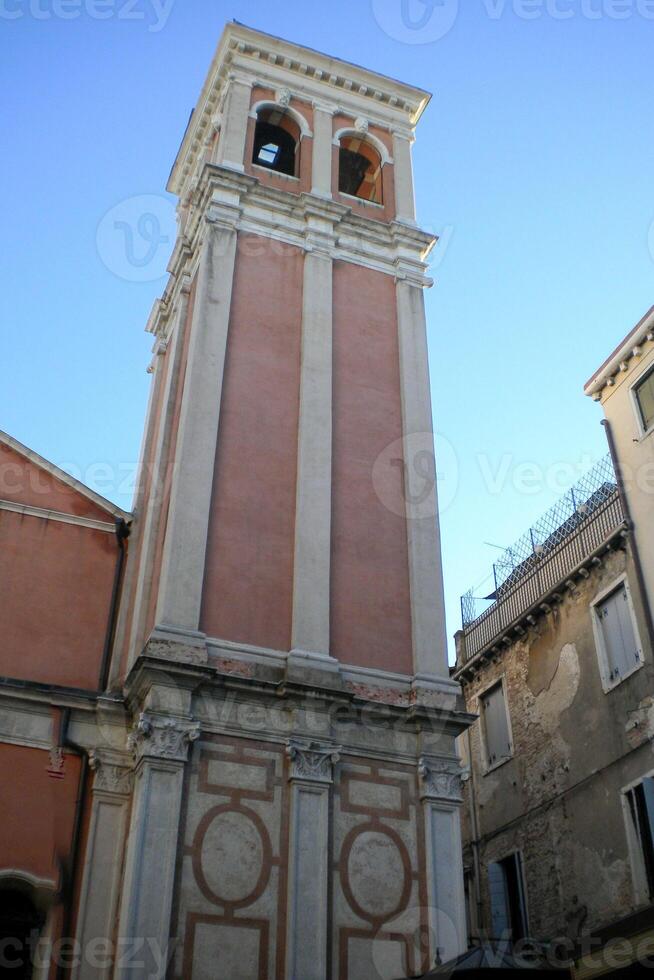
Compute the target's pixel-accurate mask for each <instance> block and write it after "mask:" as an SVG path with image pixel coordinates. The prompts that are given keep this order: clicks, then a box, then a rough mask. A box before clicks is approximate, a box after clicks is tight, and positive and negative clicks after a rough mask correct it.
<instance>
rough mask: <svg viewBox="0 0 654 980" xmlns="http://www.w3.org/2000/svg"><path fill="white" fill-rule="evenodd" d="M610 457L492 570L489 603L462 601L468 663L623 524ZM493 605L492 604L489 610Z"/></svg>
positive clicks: (470, 597)
mask: <svg viewBox="0 0 654 980" xmlns="http://www.w3.org/2000/svg"><path fill="white" fill-rule="evenodd" d="M624 520H625V517H624V513H623V510H622V503H621V500H620V494H619V492H618V487H617V483H616V479H615V473H614V470H613V466H612V463H611V458H610V456H607V457H606V458H604V459H602V460H600V462H599V463H597V465H596V466H594V467H593V469H592V470H590V472H589V473H587V474H586V475H585V476H584V477H583V478H582V479H581V480H580V481H579V483H577V484H576V485H575V486H574V487H573V488H572V489H571V490H569V491H568V493H567V494H565V496H563V497H562V498H561V499H560V500H558V501H557V503H556V504H555V505H554V506H553V507H551V508H550V509H549V510H548V511H547V512H546V513H545V514H544V515H543V517H542V518H541V519H540V520H539V521H538V522H537V523H536V524H535V525H534V526H533V527H532V528H530V529H529V531H528V532H527V533H526V534H524V535H523V536H522V537H521V538H520V539H519V540H518V541H517V542H516V543H515V544H514V545H513V546H512V547H511V548H507V549H506V551H505V552H504V553H503V555H502V557H501V558H500V560H499V561H498V562H496V563H495V565H494V566H493V574H494V578H495V590H494V592H493V593H491V595H490V596H488V597H487V598H486V599H481V598H478V597H476V596H474V595H473V594H472V590H471V591H469V592H467V593H466V594H465V595H463V596H462V597H461V618H462V622H463V634H464V638H465V642H464V649H465V661H468V660H470V658H471V657H474V656H475V654H477V653H479V652H480V651H481V650H484V649H487V648H488V647H490V646H491V645H492V644H493V643H494V642H495V641H496V640H497V639H498V638H499V637H500V636H501V635H502V633H503V632H504V631H505V630H506V629H507V628H508V627H509V626H511V624H512V623H515V621H516V620H518V619H519V618H520V617H521V616H523V615H524V614H525V613H526V612H527V611H528V610H529V609H530V608H531V607H532V606H534V605H536V604H537V603H538V601H539V600H541V599H542V598H543V597H544V596H546V595H548V593H551V592H552V590H554V589H556V587H557V586H558V585H559V584H561V583H564V582H565V580H566V578H567V577H568V576H569V575H570V574H571V573H572V572H573V571H574V570H575V569H576V568H578V567H579V566H580V565H581V564H583V562H584V561H585V560H587V559H588V558H589V557H590V556H591V555H592V554H593V553H594V552H595V551H597V550H598V549H599V548H601V546H602V544H603V543H604V542H605V541H606V540H607V539H608V538H610V537H611V535H612V534H613V533H614V532H615V531H616V530H617V529H618V528H620V527H621V526H622V525H623V524H624ZM489 603H490V605H489Z"/></svg>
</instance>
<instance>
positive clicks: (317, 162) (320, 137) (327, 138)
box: [311, 102, 334, 198]
mask: <svg viewBox="0 0 654 980" xmlns="http://www.w3.org/2000/svg"><path fill="white" fill-rule="evenodd" d="M333 115H334V108H333V107H332V106H327V105H324V104H323V103H321V102H314V103H313V159H312V174H311V193H312V194H317V195H318V196H319V197H329V198H330V197H331V196H332V152H333V147H332V134H333V122H332V119H333Z"/></svg>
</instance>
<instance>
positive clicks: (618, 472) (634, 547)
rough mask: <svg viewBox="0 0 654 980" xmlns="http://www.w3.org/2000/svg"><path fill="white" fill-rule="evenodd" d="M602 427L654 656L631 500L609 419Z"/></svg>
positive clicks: (652, 624) (653, 628) (653, 623)
mask: <svg viewBox="0 0 654 980" xmlns="http://www.w3.org/2000/svg"><path fill="white" fill-rule="evenodd" d="M602 425H603V426H604V430H605V432H606V441H607V442H608V444H609V453H610V454H611V462H612V463H613V469H614V470H615V478H616V481H617V484H618V493H619V495H620V503H621V504H622V513H623V514H624V517H625V521H626V524H627V528H628V530H629V534H630V539H631V555H632V558H633V563H634V571H635V573H636V585H637V586H638V594H639V597H640V603H641V606H642V608H643V614H644V617H645V628H646V630H647V637H648V639H649V648H650V651H651V653H652V654H653V655H654V620H653V619H652V609H651V606H650V603H649V598H648V595H647V589H646V588H645V576H644V575H643V566H642V563H641V560H640V551H639V550H638V543H637V541H636V535H635V534H634V522H633V520H632V518H631V510H630V507H629V500H628V499H627V493H626V490H625V485H624V477H623V475H622V467H621V466H620V460H619V458H618V452H617V449H616V445H615V439H614V437H613V429H612V428H611V423H610V422H609V420H608V419H602Z"/></svg>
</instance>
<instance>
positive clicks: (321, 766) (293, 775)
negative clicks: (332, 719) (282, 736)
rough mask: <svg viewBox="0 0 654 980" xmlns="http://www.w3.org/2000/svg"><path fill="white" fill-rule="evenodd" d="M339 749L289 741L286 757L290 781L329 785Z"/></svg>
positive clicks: (321, 743) (294, 740)
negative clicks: (288, 762) (288, 764)
mask: <svg viewBox="0 0 654 980" xmlns="http://www.w3.org/2000/svg"><path fill="white" fill-rule="evenodd" d="M340 753H341V748H340V746H337V745H327V744H325V743H323V742H304V741H301V740H299V739H293V738H291V739H289V740H288V742H287V743H286V755H287V756H288V758H289V760H290V772H289V777H288V778H289V779H290V780H303V781H305V782H312V783H331V782H332V769H333V766H334V765H336V763H337V762H338V760H339V759H340V757H341V756H340Z"/></svg>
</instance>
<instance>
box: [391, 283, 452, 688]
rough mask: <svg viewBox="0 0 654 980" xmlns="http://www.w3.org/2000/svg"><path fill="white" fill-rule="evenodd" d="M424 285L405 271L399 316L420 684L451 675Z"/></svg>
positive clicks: (411, 577) (408, 522) (413, 609)
mask: <svg viewBox="0 0 654 980" xmlns="http://www.w3.org/2000/svg"><path fill="white" fill-rule="evenodd" d="M424 285H425V283H424V280H423V279H422V277H421V276H417V277H415V278H414V277H413V276H411V274H407V273H402V272H400V277H399V278H398V282H397V319H398V334H399V354H400V393H401V400H402V438H403V447H404V472H405V483H404V493H405V503H406V526H407V543H408V553H409V582H410V587H411V625H412V635H413V670H414V675H415V677H416V680H417V682H420V681H423V680H424V681H427V682H429V681H433V680H437V679H447V678H448V677H449V671H448V665H447V654H446V650H447V636H446V630H445V599H444V595H443V571H442V565H441V548H440V529H439V523H438V506H437V488H436V463H435V459H434V441H433V428H432V411H431V397H430V387H429V365H428V353H427V325H426V320H425V301H424V295H423V288H424ZM426 490H428V491H429V492H428V493H426Z"/></svg>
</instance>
